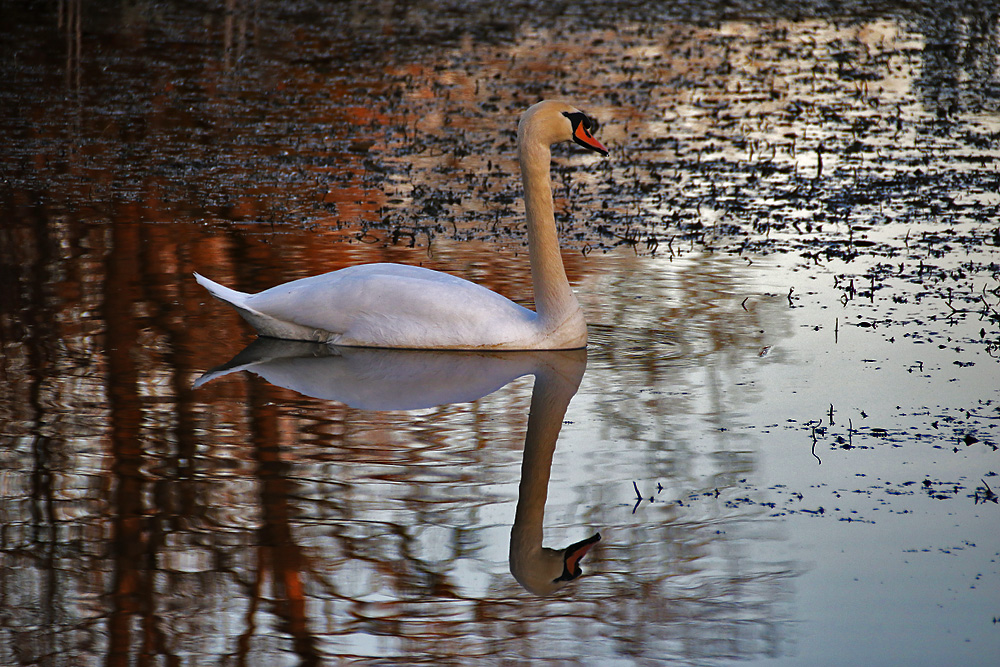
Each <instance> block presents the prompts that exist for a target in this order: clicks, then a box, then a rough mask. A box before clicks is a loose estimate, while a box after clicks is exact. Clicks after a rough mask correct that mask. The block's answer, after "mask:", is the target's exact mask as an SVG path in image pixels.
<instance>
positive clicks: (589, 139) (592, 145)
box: [573, 123, 608, 156]
mask: <svg viewBox="0 0 1000 667" xmlns="http://www.w3.org/2000/svg"><path fill="white" fill-rule="evenodd" d="M573 136H574V139H576V143H578V144H580V145H581V146H584V147H585V148H589V149H591V150H593V151H597V152H598V153H600V154H601V155H605V156H606V155H607V154H608V149H607V148H606V147H605V146H604V144H602V143H601V142H600V141H598V140H597V139H595V138H594V135H592V134H591V133H590V132H589V131H587V128H585V127H584V126H583V123H580V124H579V125H577V126H576V131H575V132H574V133H573Z"/></svg>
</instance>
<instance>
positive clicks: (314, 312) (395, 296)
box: [244, 264, 538, 349]
mask: <svg viewBox="0 0 1000 667" xmlns="http://www.w3.org/2000/svg"><path fill="white" fill-rule="evenodd" d="M244 307H246V308H248V309H251V310H253V311H254V312H256V313H260V314H262V315H264V316H267V317H269V318H273V319H274V320H278V321H280V322H286V323H289V324H292V325H295V326H298V327H303V328H305V329H307V330H308V329H312V330H318V331H321V332H327V333H328V334H329V335H327V336H325V341H326V342H330V343H336V344H338V345H361V346H377V347H408V348H439V349H441V348H467V349H475V348H495V347H508V348H509V347H511V343H512V342H513V343H514V344H515V346H516V343H517V342H518V341H524V345H525V347H530V343H531V341H532V340H533V339H534V338H537V335H538V334H537V324H536V320H537V316H536V315H535V313H533V312H532V311H530V310H528V309H527V308H524V307H522V306H519V305H517V304H515V303H514V302H512V301H510V300H509V299H507V298H505V297H503V296H501V295H499V294H497V293H496V292H492V291H490V290H488V289H486V288H485V287H482V286H480V285H476V284H475V283H471V282H469V281H467V280H463V279H462V278H458V277H456V276H453V275H450V274H447V273H441V272H439V271H432V270H430V269H425V268H422V267H417V266H406V265H402V264H362V265H358V266H352V267H348V268H345V269H341V270H339V271H333V272H330V273H326V274H323V275H319V276H313V277H310V278H303V279H301V280H295V281H292V282H289V283H285V284H283V285H278V286H277V287H273V288H271V289H269V290H265V291H264V292H261V293H259V294H255V295H253V296H250V297H249V298H247V299H246V300H245V302H244ZM317 339H324V337H322V336H319V337H317Z"/></svg>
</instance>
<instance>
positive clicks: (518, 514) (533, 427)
mask: <svg viewBox="0 0 1000 667" xmlns="http://www.w3.org/2000/svg"><path fill="white" fill-rule="evenodd" d="M562 354H563V355H564V357H563V361H565V362H567V363H564V364H559V365H547V366H545V367H542V368H540V369H539V370H538V371H536V373H535V385H534V388H533V389H532V393H531V410H530V412H529V414H528V430H527V433H526V435H525V439H524V459H523V461H522V463H521V482H520V485H519V486H518V493H517V509H516V510H515V511H514V526H513V528H511V531H510V569H511V573H513V575H514V577H515V578H516V579H517V580H518V582H519V583H520V584H521V585H522V586H524V587H525V588H526V589H527V590H528V591H530V592H532V593H535V594H537V595H545V594H548V593H552V592H554V591H555V590H557V589H558V588H559V587H561V586H562V585H563V584H564V583H565V580H561V579H560V577H561V576H562V575H563V574H564V570H565V567H566V561H565V558H564V556H565V551H564V550H555V549H547V548H544V547H543V546H542V538H543V524H544V520H545V499H546V497H547V495H548V485H549V475H550V471H551V469H552V456H553V454H554V453H555V448H556V440H557V439H558V438H559V431H560V429H561V428H562V422H563V417H564V416H565V414H566V408H567V406H568V405H569V402H570V399H572V398H573V395H574V394H575V393H576V390H577V388H578V387H579V385H580V379H581V378H582V376H583V371H584V368H585V366H586V353H585V352H584V351H583V350H572V351H567V352H565V353H562ZM585 552H586V550H585V549H584V550H583V553H585ZM575 560H576V559H574V560H573V563H574V565H575Z"/></svg>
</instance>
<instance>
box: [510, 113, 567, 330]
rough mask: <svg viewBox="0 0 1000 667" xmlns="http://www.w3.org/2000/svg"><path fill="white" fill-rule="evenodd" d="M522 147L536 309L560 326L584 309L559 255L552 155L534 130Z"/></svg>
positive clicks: (526, 133)
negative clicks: (553, 202)
mask: <svg viewBox="0 0 1000 667" xmlns="http://www.w3.org/2000/svg"><path fill="white" fill-rule="evenodd" d="M519 144H520V145H519V156H518V157H519V160H520V163H521V178H522V180H523V182H524V208H525V214H526V216H527V225H528V253H529V256H530V258H531V281H532V285H533V287H534V291H535V308H536V310H537V312H538V315H539V317H540V318H542V320H554V321H557V324H558V323H559V322H562V321H563V320H565V319H566V318H568V317H569V316H570V314H571V313H572V312H574V311H576V310H578V309H579V307H580V306H579V303H578V302H577V300H576V297H575V296H574V295H573V291H572V289H570V286H569V281H568V280H567V279H566V269H565V267H564V266H563V261H562V255H561V254H560V251H559V236H558V233H557V230H556V221H555V214H554V212H553V205H552V185H551V183H550V181H549V167H550V164H551V162H552V154H551V151H550V149H549V146H548V145H547V144H546V143H544V142H542V141H540V140H538V139H536V138H535V137H533V136H532V133H531V131H530V129H529V130H527V131H526V132H525V133H524V135H523V136H521V137H520V141H519Z"/></svg>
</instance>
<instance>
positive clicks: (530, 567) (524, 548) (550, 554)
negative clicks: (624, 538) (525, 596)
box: [510, 531, 601, 597]
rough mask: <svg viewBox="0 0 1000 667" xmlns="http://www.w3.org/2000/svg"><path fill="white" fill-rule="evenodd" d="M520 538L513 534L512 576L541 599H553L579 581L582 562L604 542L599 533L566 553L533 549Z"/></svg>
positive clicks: (571, 547) (543, 548)
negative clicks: (562, 590) (551, 596)
mask: <svg viewBox="0 0 1000 667" xmlns="http://www.w3.org/2000/svg"><path fill="white" fill-rule="evenodd" d="M517 537H518V536H516V535H515V533H514V531H512V533H511V552H510V572H511V574H513V575H514V578H515V579H517V583H519V584H521V586H522V587H523V588H524V589H525V590H526V591H528V592H529V593H533V594H534V595H538V596H540V597H545V596H547V595H552V594H553V593H555V592H556V591H558V590H559V589H560V588H562V587H563V586H565V585H566V584H567V583H569V582H571V581H573V580H574V579H577V578H579V577H580V575H582V574H583V569H582V568H581V567H580V561H581V560H582V559H583V557H584V556H586V555H587V552H588V551H590V548H591V547H593V546H594V545H595V544H597V543H598V542H599V541H600V540H601V534H600V533H595V534H594V535H591V536H590V537H588V538H587V539H585V540H580V541H579V542H576V543H574V544H571V545H569V546H568V547H566V548H565V549H549V548H548V547H540V548H539V547H538V546H537V545H532V546H534V547H535V548H529V546H528V545H525V544H521V543H520V541H518V539H517Z"/></svg>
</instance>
